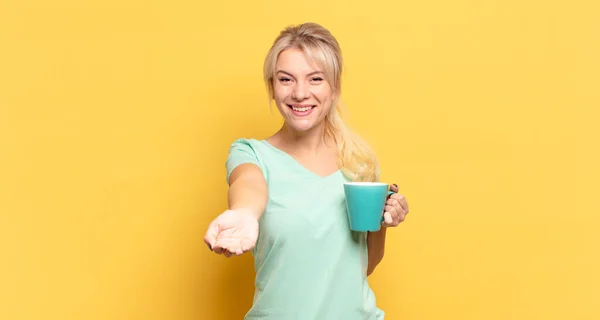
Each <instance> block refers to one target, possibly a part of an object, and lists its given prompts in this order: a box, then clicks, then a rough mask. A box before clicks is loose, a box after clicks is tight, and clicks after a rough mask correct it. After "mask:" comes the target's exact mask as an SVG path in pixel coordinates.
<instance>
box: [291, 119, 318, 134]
mask: <svg viewBox="0 0 600 320" xmlns="http://www.w3.org/2000/svg"><path fill="white" fill-rule="evenodd" d="M322 124H323V122H319V123H316V122H314V121H310V122H309V121H307V120H289V121H288V122H287V126H288V127H289V128H291V129H293V130H294V131H298V132H307V131H310V130H312V129H314V128H316V127H319V126H321V125H322Z"/></svg>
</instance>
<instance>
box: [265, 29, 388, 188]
mask: <svg viewBox="0 0 600 320" xmlns="http://www.w3.org/2000/svg"><path fill="white" fill-rule="evenodd" d="M291 48H295V49H300V50H302V51H303V52H304V54H305V55H306V56H307V58H308V59H309V60H310V61H312V62H316V64H317V65H319V66H321V67H322V68H323V69H324V73H325V80H326V81H327V82H328V83H329V85H330V86H331V87H332V89H333V90H334V91H335V92H336V96H337V99H336V100H339V96H340V93H341V75H342V54H341V49H340V46H339V44H338V42H337V40H336V39H335V37H334V36H333V35H332V34H331V33H330V32H329V31H328V30H327V29H325V28H323V27H322V26H321V25H319V24H316V23H312V22H308V23H303V24H300V25H295V26H289V27H287V28H285V29H284V30H283V31H281V33H280V34H279V36H277V38H276V39H275V41H274V42H273V45H272V47H271V49H270V50H269V52H268V53H267V56H266V58H265V62H264V66H263V75H264V81H265V83H266V85H267V90H268V94H269V98H270V99H272V98H273V96H274V85H273V81H274V77H275V72H276V70H275V69H276V64H277V58H278V57H279V54H280V53H281V52H282V51H284V50H286V49H291ZM333 103H334V105H333V106H332V108H331V110H330V112H329V114H328V115H326V116H325V134H327V135H329V136H330V137H331V138H332V139H333V140H334V141H335V143H336V146H337V149H338V167H339V168H340V171H342V173H343V174H344V175H346V176H347V177H348V178H349V179H350V180H352V181H378V180H379V172H378V165H377V158H376V156H375V153H374V152H373V150H372V149H371V148H370V147H369V145H368V144H367V143H366V142H365V141H364V140H362V139H361V138H360V137H359V136H358V135H356V134H355V133H353V132H352V131H351V130H350V129H349V128H347V127H346V124H345V123H344V121H343V119H342V117H341V115H340V114H341V112H342V110H341V104H340V103H339V101H334V102H333Z"/></svg>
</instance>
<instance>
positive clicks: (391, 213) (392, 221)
mask: <svg viewBox="0 0 600 320" xmlns="http://www.w3.org/2000/svg"><path fill="white" fill-rule="evenodd" d="M385 212H386V213H387V214H388V215H389V219H387V220H386V221H385V223H386V224H387V225H388V226H394V225H395V222H396V220H397V218H396V216H397V215H398V214H397V213H396V209H395V208H394V207H393V206H389V205H388V206H385ZM384 217H385V214H384Z"/></svg>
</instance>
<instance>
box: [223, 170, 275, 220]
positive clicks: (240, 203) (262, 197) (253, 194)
mask: <svg viewBox="0 0 600 320" xmlns="http://www.w3.org/2000/svg"><path fill="white" fill-rule="evenodd" d="M256 180H257V179H250V178H244V177H239V178H238V179H236V180H235V181H234V182H233V183H232V184H231V186H230V187H229V192H228V203H229V209H231V210H248V211H250V212H252V214H253V215H255V216H256V218H257V219H258V218H260V216H261V215H262V214H263V212H264V211H265V208H266V205H267V199H268V197H267V195H268V191H267V184H266V182H265V181H264V180H262V181H256Z"/></svg>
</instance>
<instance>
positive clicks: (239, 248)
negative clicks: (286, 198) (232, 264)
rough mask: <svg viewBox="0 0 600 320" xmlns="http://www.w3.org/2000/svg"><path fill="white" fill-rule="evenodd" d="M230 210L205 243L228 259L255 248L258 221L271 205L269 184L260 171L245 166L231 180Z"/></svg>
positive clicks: (211, 227) (210, 229)
mask: <svg viewBox="0 0 600 320" xmlns="http://www.w3.org/2000/svg"><path fill="white" fill-rule="evenodd" d="M228 198H229V201H228V202H229V210H226V211H225V212H223V213H222V214H220V215H219V216H218V217H216V218H215V219H214V220H213V221H212V222H211V223H210V225H209V226H208V230H207V231H206V235H205V236H204V242H205V243H206V244H207V245H208V247H209V249H210V250H211V251H214V252H215V253H217V254H223V255H225V256H226V257H230V256H232V255H234V254H235V255H240V254H242V253H244V252H247V251H250V250H251V249H252V248H254V245H255V244H256V241H257V237H258V228H259V226H258V219H259V218H260V217H261V216H262V214H263V213H264V211H265V208H266V204H267V199H268V198H267V183H266V181H265V178H264V176H263V174H262V171H261V170H260V168H259V167H258V166H256V165H254V164H241V165H239V166H237V167H236V168H235V169H234V170H233V171H232V172H231V175H230V176H229V197H228Z"/></svg>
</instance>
